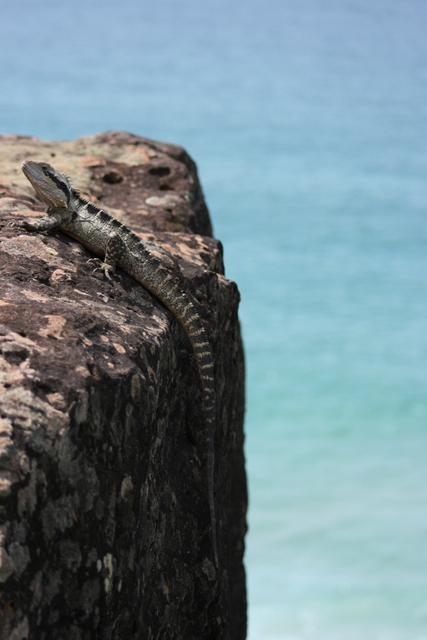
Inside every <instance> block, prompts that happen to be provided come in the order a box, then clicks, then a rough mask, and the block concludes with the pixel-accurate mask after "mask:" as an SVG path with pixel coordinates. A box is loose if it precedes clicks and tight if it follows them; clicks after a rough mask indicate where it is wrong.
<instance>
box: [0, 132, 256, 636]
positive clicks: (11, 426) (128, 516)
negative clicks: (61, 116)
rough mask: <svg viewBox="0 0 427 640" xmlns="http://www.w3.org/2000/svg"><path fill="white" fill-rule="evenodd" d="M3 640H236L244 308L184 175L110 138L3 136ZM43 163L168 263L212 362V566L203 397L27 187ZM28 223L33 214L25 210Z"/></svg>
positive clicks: (126, 283) (167, 327)
mask: <svg viewBox="0 0 427 640" xmlns="http://www.w3.org/2000/svg"><path fill="white" fill-rule="evenodd" d="M0 149H1V156H0V157H1V160H0V269H1V285H0V287H1V293H0V325H1V326H0V409H1V413H0V640H6V639H8V640H9V639H10V640H12V639H13V640H23V639H24V638H28V639H29V640H33V639H34V640H41V639H45V640H50V639H58V640H59V639H64V640H65V639H67V640H90V639H92V638H93V639H95V638H97V639H98V638H99V639H102V640H110V639H111V640H125V639H126V640H128V639H129V640H136V639H144V640H149V639H150V640H151V639H153V640H154V639H158V640H167V639H169V638H170V639H181V638H182V639H183V640H184V639H185V640H191V639H193V638H194V639H198V640H210V639H217V638H218V639H219V638H223V639H227V640H242V639H243V638H245V635H246V633H245V632H246V623H245V620H246V598H245V576H244V569H243V564H242V556H243V551H244V534H245V529H246V525H245V512H246V483H245V470H244V458H243V427H242V423H243V384H244V372H243V355H242V347H241V341H240V334H239V325H238V319H237V307H238V302H239V294H238V290H237V287H236V285H235V284H234V283H233V282H231V281H229V280H227V279H226V278H225V277H224V276H223V266H222V250H221V245H220V243H219V242H217V241H216V240H214V239H213V238H212V237H211V225H210V221H209V215H208V211H207V209H206V206H205V203H204V200H203V194H202V191H201V188H200V185H199V182H198V179H197V172H196V167H195V165H194V163H193V161H192V160H191V159H190V158H189V156H188V155H187V154H186V153H185V151H184V150H183V149H181V148H179V147H175V146H172V145H167V144H162V143H158V142H153V141H150V140H146V139H144V138H139V137H137V136H133V135H130V134H127V133H120V132H110V133H103V134H99V135H95V136H88V137H85V138H79V139H76V140H74V141H70V142H43V141H40V140H36V139H35V138H26V137H22V136H3V137H0ZM26 159H32V160H39V161H41V160H44V161H47V162H50V163H51V164H53V165H54V166H55V167H57V168H58V169H60V170H64V171H65V172H66V173H67V174H68V175H70V176H71V177H72V179H73V183H74V185H75V186H76V187H77V188H79V189H80V190H81V192H82V194H84V195H86V196H87V197H88V198H89V199H90V200H91V201H93V202H97V203H99V204H100V205H101V206H102V207H103V208H105V209H107V210H109V211H110V212H112V213H113V214H114V215H116V216H117V217H119V218H120V219H121V220H122V221H123V222H124V223H125V224H127V225H129V226H131V227H132V228H133V230H134V231H136V232H137V233H139V234H140V235H141V237H142V238H143V239H145V240H151V241H154V242H156V243H157V244H159V245H160V246H161V247H163V248H165V249H167V250H168V251H170V252H172V253H174V254H175V259H176V262H177V264H178V265H179V268H180V270H181V272H182V275H183V279H184V282H185V285H186V287H187V288H188V290H189V292H190V293H191V294H192V295H193V296H194V297H195V299H196V300H197V303H198V308H199V310H200V313H201V315H202V316H203V318H204V321H205V323H206V326H207V329H208V333H209V336H210V339H211V342H212V346H213V349H214V354H215V362H216V378H217V393H218V428H217V434H216V474H215V484H216V507H217V517H218V521H219V541H220V564H221V567H220V571H219V573H218V574H217V573H216V571H215V568H214V566H213V564H212V549H211V537H210V518H209V509H208V500H207V486H206V467H205V456H206V451H205V435H204V416H203V405H202V394H201V388H200V381H199V377H198V371H197V367H196V364H195V361H194V357H193V354H192V350H191V347H190V345H189V343H188V341H187V338H186V336H185V334H184V333H183V331H182V329H181V328H180V326H179V325H178V323H177V322H176V321H175V319H174V318H173V317H172V315H171V314H170V313H169V312H168V311H167V310H166V309H165V308H164V307H163V306H162V304H161V303H160V302H158V301H157V300H156V299H155V298H153V296H151V295H150V294H149V293H148V292H146V291H145V290H144V289H143V287H141V286H140V285H138V284H137V283H136V282H135V281H134V280H132V278H130V277H129V276H127V275H126V274H124V273H122V272H120V273H118V276H117V278H116V280H115V281H114V282H113V283H109V282H108V281H106V280H104V279H102V278H100V277H97V276H94V275H92V267H91V266H89V265H88V264H87V259H88V258H89V257H91V256H90V255H89V254H88V252H87V251H86V250H85V249H83V248H82V247H81V246H80V245H79V244H77V243H76V242H74V241H72V240H71V239H70V238H68V237H66V236H65V235H63V234H62V233H60V232H55V233H52V234H31V233H28V232H25V231H22V230H20V229H17V228H16V227H15V228H14V227H11V226H7V222H8V221H9V220H13V219H15V218H23V217H27V216H28V217H36V216H38V215H42V211H43V207H42V206H41V205H40V203H38V202H37V201H36V200H35V197H34V192H33V190H32V187H31V185H30V184H29V183H28V182H27V180H26V179H25V177H24V176H23V174H22V173H21V169H20V166H21V163H22V162H23V161H24V160H26ZM35 212H36V213H35Z"/></svg>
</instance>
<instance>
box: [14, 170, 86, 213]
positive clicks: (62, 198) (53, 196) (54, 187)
mask: <svg viewBox="0 0 427 640" xmlns="http://www.w3.org/2000/svg"><path fill="white" fill-rule="evenodd" d="M22 171H23V173H24V175H25V177H26V178H28V180H29V181H30V182H31V184H32V185H33V187H34V191H35V192H36V194H37V196H38V198H39V199H40V200H41V201H42V202H44V203H45V204H47V205H48V207H49V208H50V209H60V208H63V207H67V206H68V204H69V202H70V198H71V197H72V191H73V188H72V186H71V184H70V182H69V180H68V178H67V177H66V176H64V174H63V173H61V172H60V171H57V169H54V168H53V167H51V166H50V164H47V162H33V161H32V160H28V161H27V162H24V164H23V165H22Z"/></svg>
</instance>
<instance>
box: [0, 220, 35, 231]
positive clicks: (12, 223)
mask: <svg viewBox="0 0 427 640" xmlns="http://www.w3.org/2000/svg"><path fill="white" fill-rule="evenodd" d="M6 226H7V227H20V228H21V229H27V231H35V230H36V227H35V225H34V224H33V223H31V222H30V221H29V220H9V222H7V223H6Z"/></svg>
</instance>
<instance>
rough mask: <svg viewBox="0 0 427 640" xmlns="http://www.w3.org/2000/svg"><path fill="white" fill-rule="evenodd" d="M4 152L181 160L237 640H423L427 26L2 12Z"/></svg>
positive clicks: (426, 609)
mask: <svg viewBox="0 0 427 640" xmlns="http://www.w3.org/2000/svg"><path fill="white" fill-rule="evenodd" d="M0 9H1V14H0V15H1V16H2V20H1V23H0V35H1V37H0V52H1V61H2V83H1V90H0V131H1V132H2V133H8V132H13V133H22V134H31V135H36V136H39V137H44V138H47V139H55V138H62V139H63V138H72V137H75V136H77V135H84V134H87V133H94V132H97V131H102V130H105V129H126V130H129V131H132V132H134V133H138V134H141V135H144V136H147V137H152V138H156V139H160V140H166V141H169V142H175V143H178V144H181V145H183V146H185V147H186V148H187V149H188V150H189V151H190V153H191V154H192V155H193V157H194V158H195V159H196V160H197V162H198V165H199V170H200V175H201V179H202V182H203V186H204V190H205V194H206V197H207V201H208V204H209V207H210V210H211V214H212V217H213V221H214V226H215V232H216V235H217V237H219V238H221V239H222V240H223V241H224V243H225V251H226V265H227V274H228V276H229V277H231V278H233V279H235V280H236V281H237V282H238V284H239V286H240V289H241V291H242V296H243V301H242V306H241V319H242V325H243V332H244V338H245V345H246V351H247V361H248V402H247V422H246V431H247V445H246V453H247V461H248V472H249V481H250V499H251V507H250V513H249V522H250V533H249V536H248V549H247V556H246V566H247V570H248V586H249V624H250V627H249V638H250V640H362V639H363V640H427V489H426V487H427V464H426V457H427V393H426V392H427V367H426V362H427V332H426V318H427V295H426V294H427V285H426V276H427V268H426V267H427V251H426V242H427V225H426V213H427V210H426V209H427V205H426V203H427V188H426V170H427V106H426V105H427V44H426V43H427V38H426V35H425V34H426V27H427V4H426V3H425V1H424V0H405V2H402V1H401V0H400V1H397V0H388V1H386V0H374V1H373V0H322V1H320V0H246V1H244V0H234V2H232V3H230V0H215V1H214V0H205V1H204V2H203V3H200V2H196V0H182V1H181V2H179V3H178V2H176V1H175V2H174V1H173V0H162V1H161V2H158V3H148V2H142V1H139V2H137V0H123V1H122V2H121V3H120V5H115V4H113V3H112V4H107V5H104V3H102V2H101V1H100V0H88V1H87V2H86V3H85V6H83V3H80V2H78V1H77V0H76V1H74V2H73V1H71V0H64V1H63V2H61V3H57V2H54V0H37V2H30V0H16V1H15V2H14V3H12V2H10V1H5V0H0Z"/></svg>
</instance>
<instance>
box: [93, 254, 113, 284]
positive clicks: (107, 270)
mask: <svg viewBox="0 0 427 640" xmlns="http://www.w3.org/2000/svg"><path fill="white" fill-rule="evenodd" d="M87 262H88V264H89V263H90V262H92V263H93V264H95V265H96V266H95V269H94V270H93V271H92V275H93V274H94V273H96V272H97V271H101V272H102V273H103V274H104V276H105V277H106V278H107V280H109V281H110V282H112V281H113V280H112V278H111V275H110V274H111V273H114V271H115V269H114V267H112V266H111V264H107V263H106V262H103V261H102V260H100V259H99V258H90V260H88V261H87Z"/></svg>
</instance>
